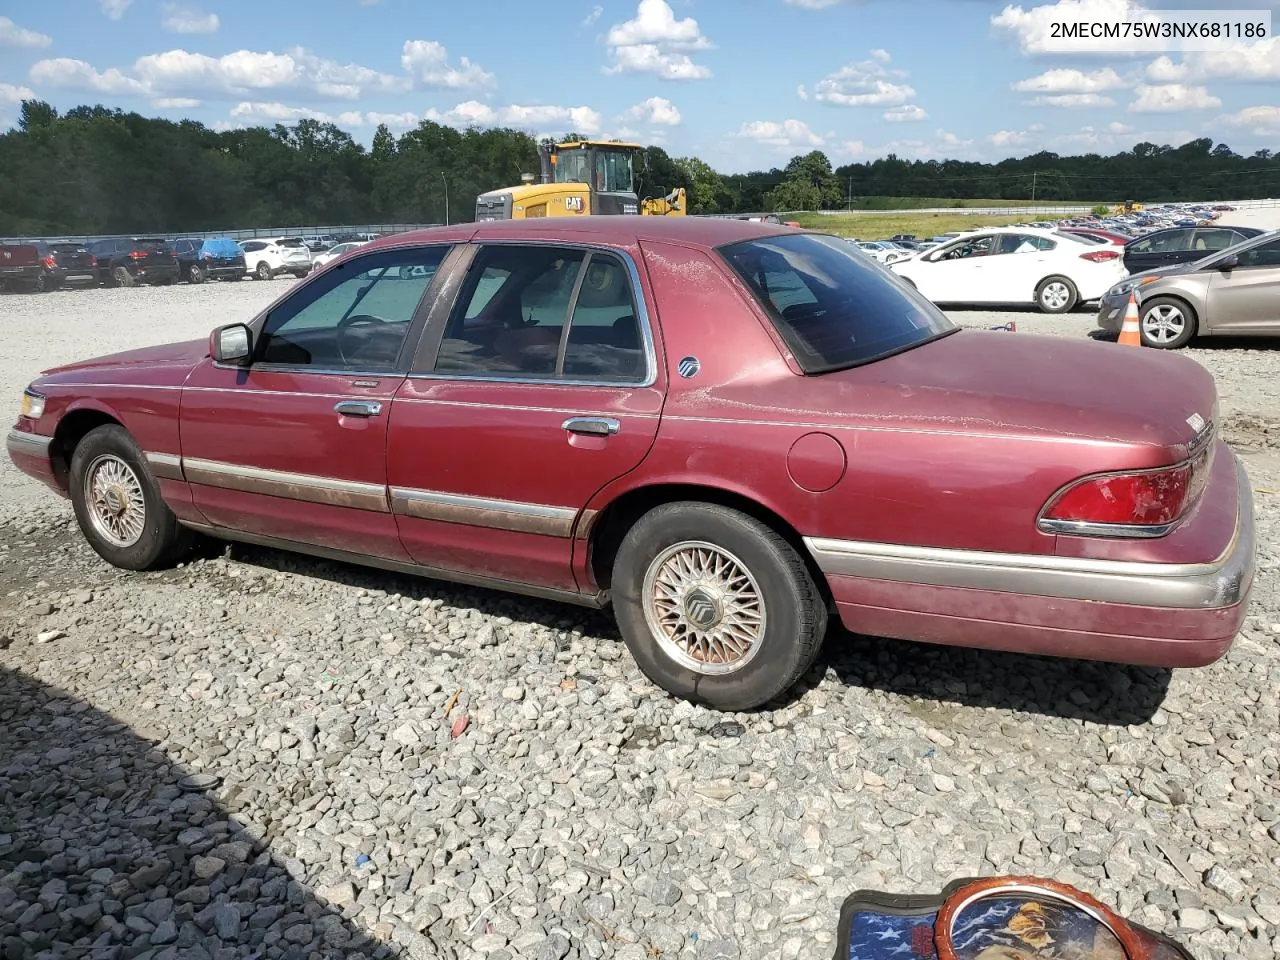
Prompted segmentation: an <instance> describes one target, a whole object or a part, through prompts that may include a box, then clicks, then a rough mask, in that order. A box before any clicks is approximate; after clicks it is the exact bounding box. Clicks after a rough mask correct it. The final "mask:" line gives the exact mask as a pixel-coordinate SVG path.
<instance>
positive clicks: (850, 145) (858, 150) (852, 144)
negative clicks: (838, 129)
mask: <svg viewBox="0 0 1280 960" xmlns="http://www.w3.org/2000/svg"><path fill="white" fill-rule="evenodd" d="M836 152H837V154H838V155H839V156H845V157H849V158H850V159H854V158H857V157H865V156H866V155H867V153H868V150H867V145H866V144H865V143H863V142H862V141H861V140H846V141H845V142H844V143H842V144H840V147H839V149H838V150H837V151H836Z"/></svg>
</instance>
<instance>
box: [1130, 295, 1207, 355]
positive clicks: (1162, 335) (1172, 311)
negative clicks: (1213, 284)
mask: <svg viewBox="0 0 1280 960" xmlns="http://www.w3.org/2000/svg"><path fill="white" fill-rule="evenodd" d="M1138 327H1139V329H1140V330H1141V331H1142V345H1143V346H1144V347H1156V348H1158V349H1160V350H1176V349H1178V348H1179V347H1185V346H1186V345H1187V344H1188V343H1190V342H1191V338H1192V337H1194V336H1195V335H1196V329H1197V327H1198V322H1197V320H1196V315H1195V312H1194V311H1192V309H1191V308H1190V307H1189V306H1187V305H1186V304H1185V303H1183V302H1182V301H1181V300H1175V299H1174V298H1173V297H1154V298H1152V299H1151V300H1147V301H1146V302H1144V303H1143V304H1142V306H1141V308H1139V312H1138Z"/></svg>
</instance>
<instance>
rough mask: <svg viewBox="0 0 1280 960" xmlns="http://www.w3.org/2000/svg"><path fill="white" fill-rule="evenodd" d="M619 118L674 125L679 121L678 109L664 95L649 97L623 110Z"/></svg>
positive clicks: (660, 124) (668, 125) (666, 125)
mask: <svg viewBox="0 0 1280 960" xmlns="http://www.w3.org/2000/svg"><path fill="white" fill-rule="evenodd" d="M619 119H620V120H633V121H637V122H639V123H654V124H658V125H659V126H665V127H674V126H678V125H679V123H680V111H679V110H677V109H676V105H675V104H674V103H672V102H671V101H670V100H668V99H666V98H665V97H650V98H649V99H647V100H642V101H641V102H640V103H637V104H636V105H635V106H634V107H631V108H630V109H629V110H627V111H625V112H624V113H623V114H622V115H621V116H620V117H619Z"/></svg>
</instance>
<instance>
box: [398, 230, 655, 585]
mask: <svg viewBox="0 0 1280 960" xmlns="http://www.w3.org/2000/svg"><path fill="white" fill-rule="evenodd" d="M472 249H473V250H474V251H475V256H474V260H472V262H471V263H470V264H469V265H466V266H465V267H464V268H463V269H462V270H461V272H460V274H459V276H458V277H457V278H456V281H455V282H456V285H457V289H458V291H459V292H458V295H457V297H456V299H455V300H453V301H452V302H446V303H442V305H441V307H440V310H441V312H440V313H439V315H433V316H432V318H431V320H430V322H429V327H428V333H427V336H426V337H425V338H424V341H423V347H422V350H421V351H420V353H419V358H418V360H417V361H416V363H415V367H414V370H413V371H412V372H411V373H410V376H409V377H408V379H407V380H406V381H405V384H404V385H403V386H402V387H401V388H400V391H399V393H398V394H397V395H396V399H395V402H394V403H393V404H392V413H391V430H390V441H389V445H388V458H387V470H388V481H389V483H390V487H391V503H392V508H393V510H394V511H395V514H396V519H397V522H398V523H399V527H400V535H401V538H402V540H403V542H404V544H405V547H406V549H407V550H408V551H409V553H410V555H411V556H412V557H413V559H414V560H415V561H417V562H418V563H421V564H425V565H427V566H430V567H439V568H445V569H448V570H451V571H454V572H458V573H462V574H466V575H470V576H472V577H477V578H483V579H484V580H485V581H486V582H492V581H499V582H505V583H514V584H524V585H527V586H532V587H535V588H540V589H544V590H550V591H570V592H575V591H577V590H578V589H579V587H580V585H579V584H578V582H577V580H576V578H575V577H574V574H573V570H572V559H573V545H574V539H575V533H576V534H577V535H578V536H581V531H582V528H583V527H584V525H585V523H586V522H587V520H588V518H586V517H584V515H583V511H584V508H585V506H586V504H587V502H588V501H589V500H590V498H591V497H592V495H593V494H595V493H596V492H597V491H598V490H600V488H602V487H603V486H604V485H605V484H607V483H609V482H611V481H612V480H615V479H616V478H618V477H620V476H621V475H623V474H625V473H627V472H628V471H630V470H632V469H634V468H635V467H636V466H638V465H639V464H640V462H641V461H642V460H643V459H644V457H645V455H646V454H647V453H648V451H649V448H650V447H651V446H652V444H653V441H654V438H655V436H656V435H657V430H658V418H659V415H660V413H661V410H662V398H663V396H664V380H663V373H662V371H661V368H660V365H659V363H658V360H657V353H656V350H655V346H654V337H653V333H652V330H651V328H650V326H649V311H648V309H647V308H646V303H645V291H644V287H643V286H642V281H641V273H640V271H639V269H638V268H637V266H636V261H635V259H633V256H632V254H631V253H630V252H626V251H621V250H606V249H601V248H592V247H586V246H576V245H570V244H530V243H521V244H489V245H483V246H477V247H473V248H472ZM582 586H583V587H585V585H582Z"/></svg>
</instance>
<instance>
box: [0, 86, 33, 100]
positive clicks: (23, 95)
mask: <svg viewBox="0 0 1280 960" xmlns="http://www.w3.org/2000/svg"><path fill="white" fill-rule="evenodd" d="M35 96H36V95H35V91H33V90H32V89H31V88H30V87H19V86H16V85H14V84H12V83H0V103H21V102H22V101H23V100H34V99H35Z"/></svg>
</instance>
